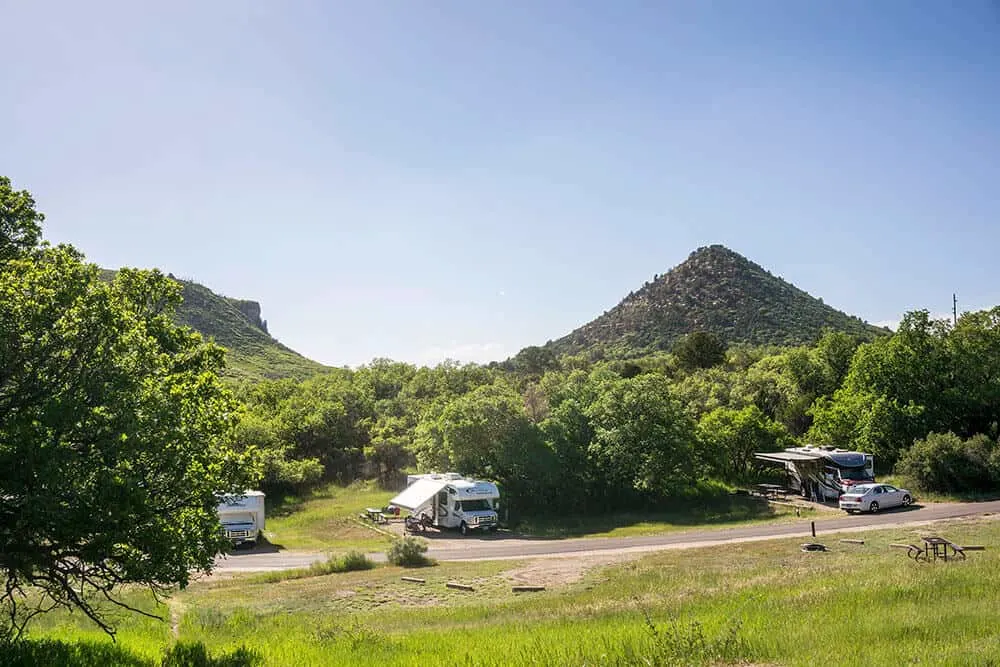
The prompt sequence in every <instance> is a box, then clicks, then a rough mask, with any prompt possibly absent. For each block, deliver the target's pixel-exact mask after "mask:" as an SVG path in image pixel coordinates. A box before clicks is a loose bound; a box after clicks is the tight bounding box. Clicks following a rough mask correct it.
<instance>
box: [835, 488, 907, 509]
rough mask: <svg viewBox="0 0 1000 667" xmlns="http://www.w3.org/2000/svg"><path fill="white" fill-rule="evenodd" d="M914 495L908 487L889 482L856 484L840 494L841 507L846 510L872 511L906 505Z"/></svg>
mask: <svg viewBox="0 0 1000 667" xmlns="http://www.w3.org/2000/svg"><path fill="white" fill-rule="evenodd" d="M912 502H913V495H912V494H911V493H910V492H909V491H907V490H906V489H897V488H896V487H894V486H890V485H888V484H856V485H854V486H853V487H851V490H850V491H845V492H844V495H842V496H840V509H842V510H844V511H845V512H871V513H872V514H874V513H875V512H878V511H879V510H880V509H886V508H887V507H906V506H907V505H909V504H910V503H912Z"/></svg>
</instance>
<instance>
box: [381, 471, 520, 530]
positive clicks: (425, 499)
mask: <svg viewBox="0 0 1000 667" xmlns="http://www.w3.org/2000/svg"><path fill="white" fill-rule="evenodd" d="M406 481H407V484H408V486H407V487H406V489H405V490H403V492H402V493H400V494H399V495H398V496H396V497H395V498H393V499H392V500H390V501H389V504H390V505H394V506H396V507H399V508H401V509H404V510H407V511H409V512H410V517H412V519H408V523H407V525H408V526H410V525H415V522H419V524H420V525H422V526H435V527H437V528H457V529H458V530H459V531H460V532H461V533H462V534H463V535H465V534H467V533H468V532H469V531H470V530H489V531H495V530H496V529H497V527H498V519H499V517H498V516H497V502H498V501H499V500H500V491H499V489H497V486H496V484H494V483H492V482H484V481H482V480H472V479H466V478H464V477H462V476H461V475H459V474H458V473H453V472H452V473H444V474H437V473H433V474H429V475H409V476H407V478H406Z"/></svg>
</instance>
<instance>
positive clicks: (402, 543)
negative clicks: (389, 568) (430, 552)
mask: <svg viewBox="0 0 1000 667" xmlns="http://www.w3.org/2000/svg"><path fill="white" fill-rule="evenodd" d="M426 553H427V542H426V541H425V540H421V539H419V538H416V537H413V536H412V535H406V536H404V537H401V538H399V539H397V540H393V542H392V545H391V546H390V547H389V550H388V551H386V552H385V557H386V560H388V561H389V562H390V563H392V564H393V565H400V566H402V567H423V566H425V565H430V564H431V563H432V561H431V560H430V559H429V558H427V556H426Z"/></svg>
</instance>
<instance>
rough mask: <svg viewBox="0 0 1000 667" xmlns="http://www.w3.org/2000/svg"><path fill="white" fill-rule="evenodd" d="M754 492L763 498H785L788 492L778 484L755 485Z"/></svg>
mask: <svg viewBox="0 0 1000 667" xmlns="http://www.w3.org/2000/svg"><path fill="white" fill-rule="evenodd" d="M754 490H756V491H757V494H758V495H761V496H764V497H765V498H778V497H779V496H780V497H785V496H786V495H787V494H788V490H787V489H786V488H785V487H783V486H781V485H780V484H755V485H754Z"/></svg>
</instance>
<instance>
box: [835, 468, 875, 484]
mask: <svg viewBox="0 0 1000 667" xmlns="http://www.w3.org/2000/svg"><path fill="white" fill-rule="evenodd" d="M840 478H841V479H850V480H853V481H855V482H864V481H866V480H871V478H872V476H871V473H869V472H868V471H867V470H865V469H864V468H844V469H842V470H841V471H840Z"/></svg>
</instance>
